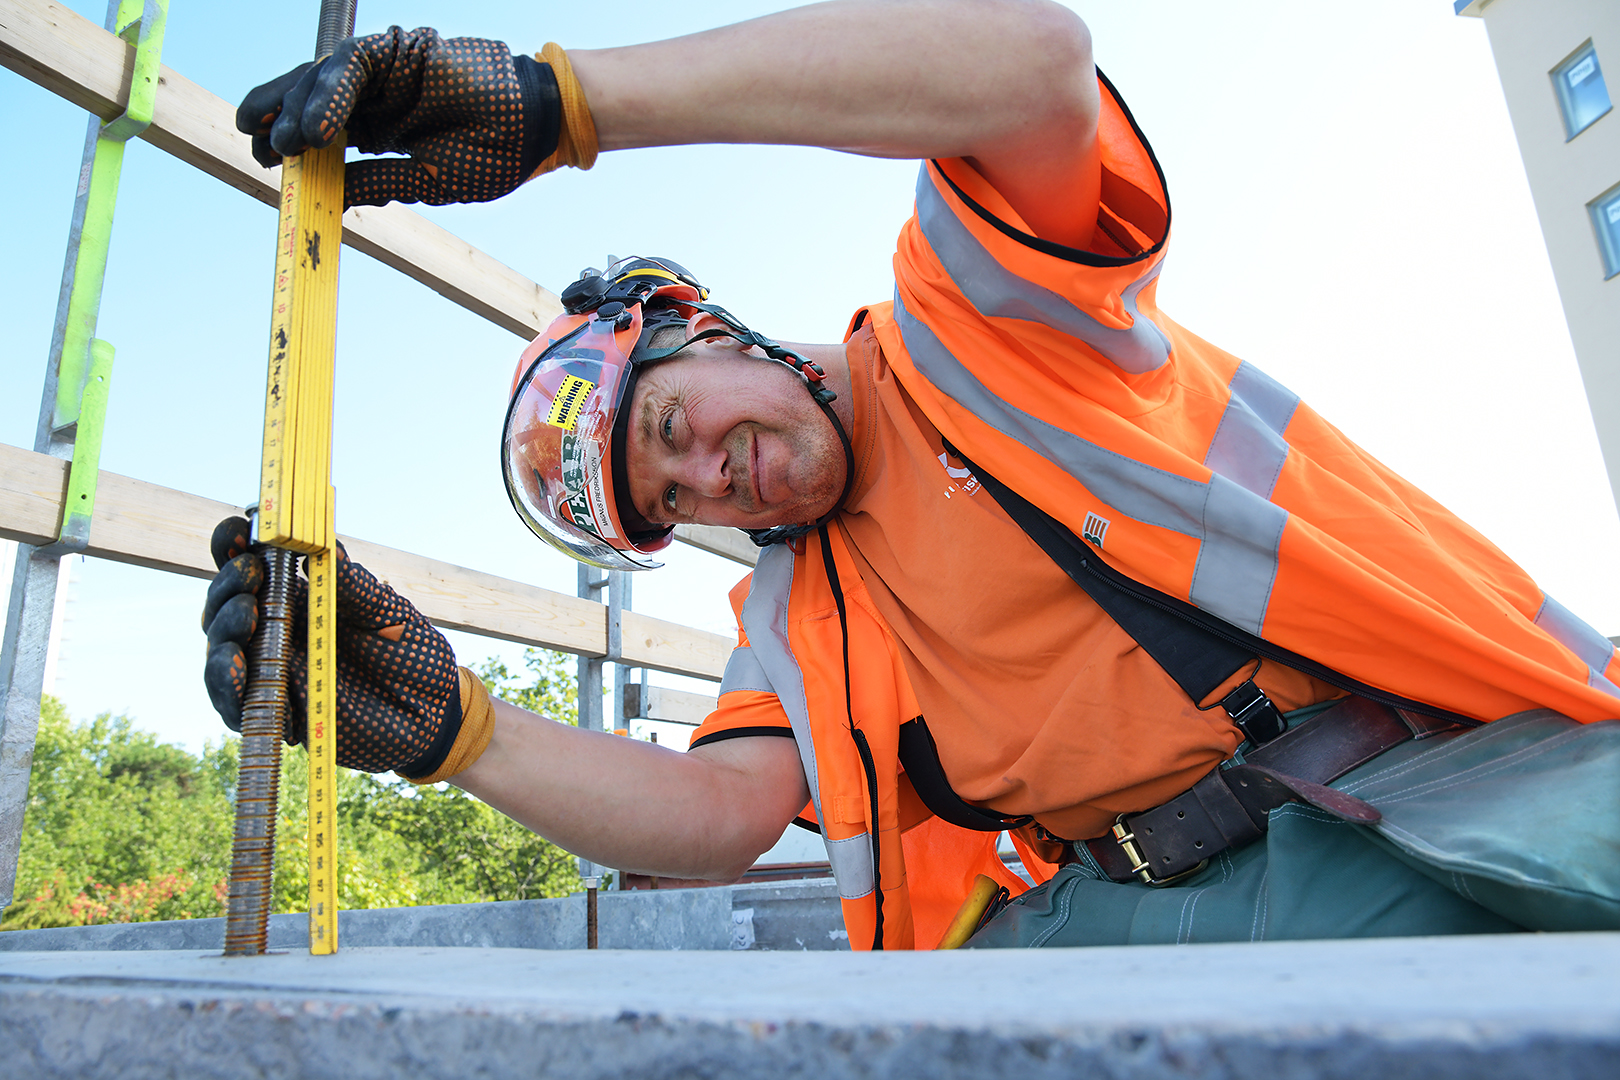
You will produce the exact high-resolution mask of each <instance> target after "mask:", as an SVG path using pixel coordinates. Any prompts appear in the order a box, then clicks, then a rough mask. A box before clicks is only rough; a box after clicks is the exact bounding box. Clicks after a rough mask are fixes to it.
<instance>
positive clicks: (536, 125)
mask: <svg viewBox="0 0 1620 1080" xmlns="http://www.w3.org/2000/svg"><path fill="white" fill-rule="evenodd" d="M559 52H560V50H559ZM548 55H549V54H548ZM561 122H562V106H561V104H560V101H559V97H558V89H557V78H556V75H555V74H554V73H553V71H552V67H551V65H550V64H545V63H538V62H536V61H534V60H532V59H530V58H529V57H527V56H519V57H516V58H514V57H513V56H512V53H511V51H510V50H509V49H508V48H507V47H506V45H505V44H503V43H502V42H499V41H488V40H485V39H483V38H451V39H450V40H448V41H447V40H445V39H443V38H441V37H440V36H439V33H438V31H437V30H430V29H426V28H424V29H419V30H412V31H410V32H408V33H407V32H406V31H404V30H401V29H400V28H399V27H397V26H393V27H389V29H388V30H387V31H386V32H384V33H381V34H371V35H369V36H367V37H358V38H355V37H351V38H345V39H344V40H343V41H342V42H340V43H339V45H338V47H337V49H336V50H335V51H334V52H333V53H332V55H331V56H328V57H327V58H325V59H324V60H321V61H319V62H316V63H309V64H303V65H301V66H299V67H296V68H294V69H293V70H292V71H289V72H288V73H287V74H285V75H283V76H281V77H280V78H278V79H273V80H271V81H270V82H267V83H265V84H264V85H262V86H259V87H257V88H255V89H254V90H252V91H251V92H250V93H249V94H248V95H247V97H246V98H244V99H243V101H242V105H241V107H240V108H239V109H237V111H236V126H237V128H238V129H239V130H241V131H242V132H244V133H246V134H249V135H252V136H253V156H254V157H255V158H257V159H258V161H259V164H261V165H263V166H265V167H266V168H269V167H270V166H273V165H277V164H280V162H281V159H282V158H283V157H293V156H296V155H298V154H301V153H303V152H304V151H305V150H308V149H310V148H316V149H318V148H320V147H324V146H328V145H330V144H331V142H332V140H333V139H335V138H336V137H337V134H338V132H339V131H340V130H341V129H343V128H344V127H347V128H348V132H349V143H350V145H352V146H355V147H357V148H358V149H360V150H362V151H364V152H366V153H373V154H377V153H402V154H409V155H410V157H409V158H408V159H404V160H401V159H397V158H396V159H384V160H378V161H355V162H351V163H349V165H348V166H347V170H346V172H345V176H344V184H343V202H344V205H345V206H355V205H369V206H381V205H382V204H384V203H387V202H391V201H398V202H424V203H428V204H430V205H435V206H438V205H443V204H445V203H453V202H485V201H488V200H490V199H497V198H499V197H501V196H502V195H505V194H506V193H507V192H509V191H512V190H513V189H515V188H516V187H517V186H518V185H519V184H521V183H523V181H525V180H527V179H529V177H530V176H532V175H534V173H535V172H536V170H537V169H538V168H539V167H540V165H541V164H542V162H545V161H546V160H547V159H548V157H550V156H551V155H552V152H553V151H554V150H556V148H557V140H558V132H559V127H560V124H561Z"/></svg>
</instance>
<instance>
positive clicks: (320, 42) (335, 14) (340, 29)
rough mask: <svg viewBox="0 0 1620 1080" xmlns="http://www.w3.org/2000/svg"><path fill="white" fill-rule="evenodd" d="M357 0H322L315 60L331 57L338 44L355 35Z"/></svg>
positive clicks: (316, 37)
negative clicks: (355, 7)
mask: <svg viewBox="0 0 1620 1080" xmlns="http://www.w3.org/2000/svg"><path fill="white" fill-rule="evenodd" d="M354 6H355V0H321V23H320V29H319V30H317V31H316V32H315V59H317V60H319V59H320V58H321V57H323V56H330V55H331V54H332V51H333V50H334V49H336V48H337V46H338V42H340V41H342V40H343V39H344V38H346V37H348V36H349V35H350V34H353V33H354Z"/></svg>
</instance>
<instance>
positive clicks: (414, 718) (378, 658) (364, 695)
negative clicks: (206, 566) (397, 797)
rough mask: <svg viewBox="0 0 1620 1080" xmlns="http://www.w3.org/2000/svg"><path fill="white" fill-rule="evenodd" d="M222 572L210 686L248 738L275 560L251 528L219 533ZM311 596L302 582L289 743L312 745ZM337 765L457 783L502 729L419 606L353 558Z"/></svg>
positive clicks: (346, 568)
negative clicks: (254, 670)
mask: <svg viewBox="0 0 1620 1080" xmlns="http://www.w3.org/2000/svg"><path fill="white" fill-rule="evenodd" d="M211 547H212V550H213V556H214V565H216V566H218V567H219V568H220V569H219V573H218V574H217V575H216V576H215V578H214V580H213V582H212V584H210V585H209V586H208V599H207V602H206V603H205V604H204V606H203V619H202V623H203V631H204V632H205V633H206V634H207V635H208V660H207V663H206V665H205V667H204V672H203V683H204V685H205V686H206V687H207V689H208V697H209V699H210V700H211V701H212V702H213V704H214V708H215V710H217V711H218V712H219V714H220V716H221V717H222V718H223V719H224V721H225V724H226V726H227V727H229V728H230V729H231V730H232V731H240V730H242V704H243V701H244V699H245V698H246V695H247V675H248V672H247V658H246V653H245V649H246V646H247V645H248V643H249V641H250V640H251V639H252V637H253V632H254V630H255V629H256V628H257V626H258V621H259V604H258V597H259V592H260V590H261V589H262V587H263V585H264V580H265V570H264V560H263V559H261V558H260V557H259V555H258V553H257V552H256V551H254V550H252V549H251V548H250V545H249V532H248V522H247V519H246V518H240V517H233V518H227V519H225V520H224V521H222V522H220V523H219V525H218V526H217V527H216V528H215V529H214V536H213V540H212V543H211ZM307 597H308V586H307V585H306V583H305V582H304V580H303V578H301V577H298V576H297V575H296V574H295V575H294V580H293V581H292V582H291V583H290V588H289V594H288V600H289V603H290V605H291V607H292V611H293V626H292V634H291V641H290V645H291V648H290V656H289V662H288V665H287V670H288V675H287V678H288V685H287V719H286V724H285V729H284V731H283V734H284V736H285V738H286V740H287V742H288V743H291V744H294V745H297V744H301V743H303V742H304V741H305V737H306V724H307V717H308V700H307V695H306V686H305V672H306V671H307V670H308V651H307V646H308V639H307V632H306V629H305V627H306V623H305V618H306V615H305V612H306V609H307V606H308V600H307ZM336 624H337V687H336V691H335V696H336V700H337V763H338V764H339V765H342V766H344V767H346V768H350V769H359V770H361V771H363V772H384V771H387V770H390V769H392V770H393V771H395V772H397V773H399V774H400V775H401V776H403V777H405V778H406V779H408V780H411V781H412V782H414V783H418V784H431V783H435V782H437V781H440V780H445V779H448V778H449V777H451V776H454V775H456V774H457V773H459V772H461V771H462V770H463V769H465V768H467V766H469V765H471V764H472V763H473V762H474V761H476V760H477V759H478V757H479V755H480V754H482V753H483V752H484V750H485V748H486V747H487V746H488V745H489V740H490V735H491V734H492V733H493V731H494V728H495V714H494V709H493V707H492V706H491V705H490V701H489V693H488V692H487V691H486V690H485V689H484V683H483V680H482V679H480V678H479V677H478V676H476V675H474V674H473V673H472V672H470V671H468V670H467V669H466V668H458V667H457V666H456V657H455V653H454V652H452V651H451V649H450V643H449V642H448V641H446V640H445V638H444V635H443V634H441V633H439V631H438V630H436V629H434V627H433V625H432V624H431V623H429V622H428V621H427V619H426V618H424V617H423V616H422V613H421V612H419V611H417V610H416V609H415V608H414V607H412V606H411V604H410V602H409V601H407V600H406V599H404V598H403V597H401V596H400V595H398V594H397V593H395V592H394V590H393V589H391V588H389V587H388V586H387V585H384V584H383V583H382V582H380V581H378V580H377V579H376V578H375V577H373V576H372V574H371V573H370V571H368V570H367V569H366V568H365V567H363V566H361V565H360V564H359V563H356V562H353V561H352V560H350V559H349V555H348V552H347V551H345V550H344V549H343V546H342V545H341V544H339V545H338V559H337V614H336Z"/></svg>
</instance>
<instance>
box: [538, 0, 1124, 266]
mask: <svg viewBox="0 0 1620 1080" xmlns="http://www.w3.org/2000/svg"><path fill="white" fill-rule="evenodd" d="M569 58H570V59H571V61H572V62H573V65H574V71H575V73H576V74H577V75H578V77H579V80H580V83H581V85H582V86H583V88H584V90H585V96H586V99H587V100H588V101H589V103H590V108H591V115H592V117H593V118H594V120H595V123H596V130H597V139H598V142H599V144H600V146H601V148H602V149H603V150H623V149H630V148H634V147H643V146H669V145H677V144H693V143H775V144H793V145H807V146H824V147H828V148H831V149H837V150H845V151H849V152H852V153H859V154H869V155H872V156H876V157H896V158H947V157H964V158H970V159H972V161H973V164H974V165H975V167H976V168H977V169H978V170H979V171H980V172H981V173H982V174H983V175H984V176H985V178H986V179H988V180H989V181H990V182H991V183H992V184H994V185H995V187H996V189H997V190H998V191H1000V192H1001V194H1002V195H1003V196H1004V197H1005V198H1006V199H1007V200H1008V201H1009V202H1010V203H1011V204H1012V206H1013V208H1014V209H1015V210H1017V211H1018V212H1019V214H1020V215H1021V216H1022V217H1023V218H1024V220H1025V221H1026V222H1027V223H1028V224H1029V225H1030V227H1031V228H1032V229H1033V230H1034V231H1035V232H1036V234H1037V235H1040V236H1042V237H1045V238H1047V239H1051V240H1055V241H1057V242H1059V243H1065V244H1069V245H1070V246H1076V247H1084V246H1085V245H1086V244H1087V243H1089V242H1090V240H1091V236H1092V232H1093V230H1094V228H1095V225H1096V215H1097V202H1098V190H1099V185H1100V182H1101V180H1100V177H1101V172H1100V164H1099V157H1098V151H1097V141H1096V136H1097V116H1098V110H1099V108H1100V103H1099V99H1098V90H1097V81H1096V74H1095V68H1094V66H1093V63H1092V57H1091V38H1090V35H1089V34H1088V32H1087V30H1086V27H1085V24H1084V23H1082V22H1081V21H1080V19H1079V18H1078V17H1077V16H1076V15H1074V14H1073V13H1072V12H1070V11H1068V10H1067V9H1066V8H1063V7H1060V6H1058V5H1057V4H1053V3H1047V2H1044V0H887V2H862V0H835V2H833V3H825V4H817V5H814V6H811V7H805V8H797V9H794V10H792V11H785V12H781V13H779V14H776V15H769V16H766V17H764V18H760V19H754V20H751V21H749V22H744V23H738V24H736V25H733V26H726V27H721V28H719V29H717V30H709V31H705V32H703V33H699V34H693V35H690V36H687V37H681V38H674V39H671V40H669V41H661V42H653V43H650V44H646V45H633V46H627V47H624V48H616V49H596V50H584V49H581V50H576V51H571V52H570V53H569ZM762 182H765V183H768V182H769V179H768V177H762ZM1064 189H1067V191H1066V195H1065V198H1063V199H1053V198H1052V197H1051V193H1052V192H1053V191H1054V190H1064Z"/></svg>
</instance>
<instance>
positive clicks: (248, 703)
mask: <svg viewBox="0 0 1620 1080" xmlns="http://www.w3.org/2000/svg"><path fill="white" fill-rule="evenodd" d="M263 555H264V568H265V583H264V588H263V590H262V591H261V592H260V593H259V626H258V629H257V630H256V631H255V632H254V635H253V640H252V642H250V643H249V645H248V665H249V666H248V687H247V698H246V700H245V701H244V702H243V705H242V745H241V760H240V762H239V763H238V768H237V774H236V834H235V836H234V838H233V839H232V841H231V883H230V894H229V897H228V898H227V900H226V912H225V955H226V956H257V955H259V954H261V953H263V952H264V948H265V940H266V938H267V936H268V928H269V923H270V900H271V884H272V882H271V873H272V871H273V869H274V866H275V858H276V795H277V790H278V789H279V787H280V786H281V733H282V727H283V725H284V723H285V722H286V718H287V661H288V656H289V654H290V652H291V646H292V614H293V613H292V605H291V604H289V603H288V602H287V594H288V590H289V588H290V586H291V584H292V577H293V573H294V569H293V567H294V561H295V560H296V558H297V556H296V555H294V554H293V553H292V552H291V551H284V550H282V549H281V548H265V549H264V552H263Z"/></svg>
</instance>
